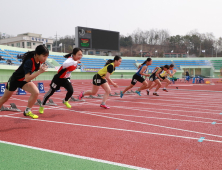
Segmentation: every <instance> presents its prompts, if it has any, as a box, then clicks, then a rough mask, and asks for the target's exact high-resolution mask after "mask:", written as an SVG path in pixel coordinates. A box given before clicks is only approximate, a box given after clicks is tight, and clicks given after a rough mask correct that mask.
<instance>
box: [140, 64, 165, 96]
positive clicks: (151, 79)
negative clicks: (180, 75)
mask: <svg viewBox="0 0 222 170" xmlns="http://www.w3.org/2000/svg"><path fill="white" fill-rule="evenodd" d="M167 70H169V66H168V65H165V66H163V67H156V68H155V69H154V71H153V73H152V74H151V76H150V77H149V83H148V86H147V87H143V88H141V87H140V89H138V90H144V89H149V88H150V87H151V85H152V84H153V82H155V83H156V84H157V85H158V86H157V88H156V91H157V90H158V89H159V88H160V87H161V83H160V81H159V80H158V78H159V79H160V80H162V78H160V76H159V74H160V73H161V72H162V71H167ZM156 91H155V92H154V93H153V95H156V96H158V94H157V93H156Z"/></svg>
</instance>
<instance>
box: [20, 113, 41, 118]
mask: <svg viewBox="0 0 222 170" xmlns="http://www.w3.org/2000/svg"><path fill="white" fill-rule="evenodd" d="M23 115H24V116H30V117H31V118H33V119H37V118H38V117H39V116H38V115H35V114H33V113H32V112H31V111H29V112H28V113H25V112H24V113H23Z"/></svg>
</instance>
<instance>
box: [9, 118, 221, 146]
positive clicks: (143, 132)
mask: <svg viewBox="0 0 222 170" xmlns="http://www.w3.org/2000/svg"><path fill="white" fill-rule="evenodd" d="M5 117H8V118H13V119H17V118H18V119H26V120H31V121H40V122H48V123H57V124H65V125H73V126H82V127H90V128H99V129H108V130H117V131H124V132H135V133H142V134H152V135H159V136H168V137H176V138H183V139H194V140H198V139H199V137H198V138H195V137H187V136H179V135H170V134H164V133H154V132H145V131H137V130H129V129H118V128H111V127H104V126H94V125H86V124H77V123H67V122H58V121H49V120H43V119H29V118H22V117H12V116H5ZM204 141H209V142H216V143H222V141H218V140H210V139H206V138H205V139H204Z"/></svg>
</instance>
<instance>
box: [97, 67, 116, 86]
mask: <svg viewBox="0 0 222 170" xmlns="http://www.w3.org/2000/svg"><path fill="white" fill-rule="evenodd" d="M114 71H115V68H114V63H110V64H108V65H106V66H105V67H103V68H102V69H100V70H99V71H98V72H97V74H95V75H94V76H93V84H94V85H96V86H101V85H102V84H104V83H106V82H107V81H106V78H105V77H106V73H107V72H108V73H110V74H111V75H112V74H113V73H114Z"/></svg>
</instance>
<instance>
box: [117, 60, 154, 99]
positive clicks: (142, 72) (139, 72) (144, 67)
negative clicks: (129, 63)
mask: <svg viewBox="0 0 222 170" xmlns="http://www.w3.org/2000/svg"><path fill="white" fill-rule="evenodd" d="M151 64H152V59H151V58H147V60H146V61H144V62H143V64H141V65H140V66H139V70H137V72H136V73H135V74H134V75H133V78H132V81H131V84H130V85H129V86H128V87H126V88H125V89H124V91H120V97H121V98H122V97H123V95H124V93H125V92H126V91H127V90H129V89H131V88H132V87H133V86H135V85H136V83H137V81H139V82H140V83H142V86H141V87H146V86H147V85H148V84H147V81H145V79H144V78H143V77H142V76H146V77H148V76H149V74H147V72H148V71H147V70H148V66H149V65H151ZM135 92H136V93H137V94H138V95H139V96H141V94H140V91H139V90H136V91H135Z"/></svg>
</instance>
